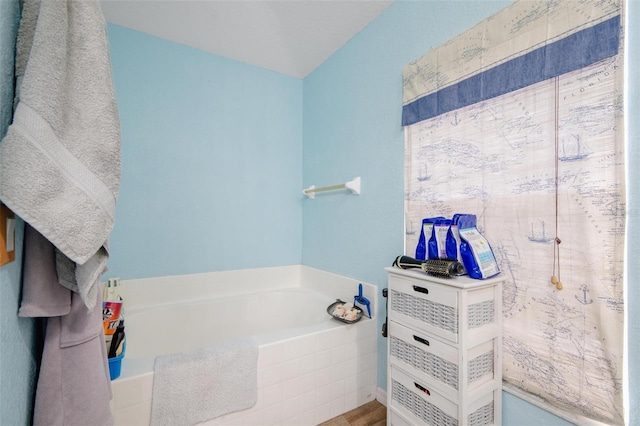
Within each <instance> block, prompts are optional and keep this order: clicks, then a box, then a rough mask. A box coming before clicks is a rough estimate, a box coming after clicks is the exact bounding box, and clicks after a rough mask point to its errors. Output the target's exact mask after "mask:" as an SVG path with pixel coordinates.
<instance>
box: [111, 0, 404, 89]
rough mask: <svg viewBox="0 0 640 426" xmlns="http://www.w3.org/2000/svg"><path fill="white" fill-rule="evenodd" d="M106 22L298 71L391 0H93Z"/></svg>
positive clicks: (336, 45) (353, 32)
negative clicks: (95, 0) (99, 4)
mask: <svg viewBox="0 0 640 426" xmlns="http://www.w3.org/2000/svg"><path fill="white" fill-rule="evenodd" d="M100 3H101V6H102V11H103V13H104V16H105V19H106V20H107V22H110V23H113V24H117V25H121V26H123V27H127V28H131V29H134V30H137V31H140V32H143V33H146V34H151V35H154V36H157V37H160V38H163V39H167V40H172V41H175V42H177V43H181V44H185V45H188V46H192V47H195V48H198V49H201V50H204V51H207V52H211V53H215V54H217V55H220V56H224V57H227V58H231V59H235V60H237V61H241V62H244V63H247V64H251V65H255V66H258V67H261V68H266V69H269V70H272V71H276V72H279V73H282V74H286V75H289V76H292V77H297V78H304V77H305V76H306V75H307V74H309V73H310V72H311V71H313V70H314V69H315V68H316V67H317V66H318V65H320V64H321V63H322V62H324V61H325V60H326V59H327V58H328V57H330V56H331V55H332V54H333V53H334V52H335V51H337V50H338V49H339V48H340V47H342V45H344V44H345V43H346V42H347V41H348V40H350V39H351V38H352V37H353V36H354V35H356V34H357V33H358V32H360V31H361V30H362V29H363V28H364V27H366V26H367V25H368V24H369V23H370V22H371V21H373V20H374V19H375V18H376V17H377V16H378V15H379V14H380V13H381V12H382V11H383V10H384V9H386V8H387V7H388V6H389V5H390V4H391V3H393V0H286V1H282V0H145V1H143V0H101V1H100Z"/></svg>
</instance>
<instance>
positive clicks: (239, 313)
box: [112, 265, 378, 426]
mask: <svg viewBox="0 0 640 426" xmlns="http://www.w3.org/2000/svg"><path fill="white" fill-rule="evenodd" d="M122 283H123V286H124V289H125V308H126V333H127V352H126V355H125V359H124V360H123V364H122V374H121V376H120V378H118V379H116V380H114V381H112V390H113V400H112V412H113V414H114V418H115V424H116V425H117V426H119V425H146V424H149V419H150V413H151V395H152V385H153V362H154V357H155V356H156V355H161V354H167V353H174V352H190V351H192V350H194V349H197V348H201V347H205V346H208V345H211V344H215V343H216V342H220V341H223V340H227V339H230V338H233V337H238V336H253V338H254V339H255V340H256V341H257V343H258V345H259V355H258V402H257V404H256V405H255V406H254V407H253V408H251V409H248V410H244V411H240V412H236V413H231V414H228V415H225V416H223V417H219V418H217V419H213V420H211V421H209V422H207V423H205V424H207V425H225V426H226V425H244V426H246V425H287V424H288V425H317V424H319V423H321V422H323V421H326V420H328V419H330V418H332V417H335V416H338V415H340V414H342V413H344V412H346V411H348V410H351V409H353V408H355V407H357V406H359V405H362V404H364V403H366V402H369V401H371V400H373V399H375V396H376V383H377V378H376V374H377V367H376V365H377V355H376V347H377V346H376V340H377V337H378V330H377V327H376V321H375V319H368V318H363V319H362V320H361V321H360V322H358V323H356V324H344V323H341V322H339V321H336V320H333V319H331V318H330V317H329V315H327V313H326V307H327V306H328V305H329V304H331V303H332V302H334V301H335V299H337V298H340V299H342V300H353V296H354V295H355V294H357V293H358V283H359V282H358V281H356V280H353V279H349V278H345V277H342V276H339V275H335V274H331V273H327V272H324V271H320V270H317V269H313V268H308V267H304V266H300V265H295V266H287V267H278V268H261V269H251V270H242V271H225V272H215V273H210V274H197V275H187V276H177V277H161V278H153V279H141V280H128V281H123V282H122ZM363 289H364V295H365V296H366V297H367V298H368V299H369V300H370V301H371V304H372V306H371V310H372V314H374V313H375V312H376V309H375V307H376V306H377V290H376V287H375V286H373V285H368V284H366V283H363ZM374 318H375V314H374Z"/></svg>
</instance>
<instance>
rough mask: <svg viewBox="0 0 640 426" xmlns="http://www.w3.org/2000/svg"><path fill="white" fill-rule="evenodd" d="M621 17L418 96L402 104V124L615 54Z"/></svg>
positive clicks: (566, 71) (573, 69) (548, 77)
mask: <svg viewBox="0 0 640 426" xmlns="http://www.w3.org/2000/svg"><path fill="white" fill-rule="evenodd" d="M620 19H621V18H620V15H616V16H614V17H613V18H610V19H608V20H606V21H603V22H601V23H599V24H596V25H594V26H592V27H589V28H586V29H584V30H580V31H578V32H576V33H574V34H571V35H570V36H567V37H565V38H563V39H561V40H558V41H555V42H553V43H550V44H548V45H545V46H543V47H540V48H538V49H535V50H533V51H531V52H529V53H526V54H524V55H522V56H519V57H517V58H514V59H511V60H509V61H506V62H505V63H503V64H500V65H498V66H496V67H494V68H490V69H488V70H485V71H482V72H480V73H479V74H476V75H474V76H472V77H469V78H467V79H465V80H462V81H460V82H458V83H456V84H454V85H451V86H448V87H445V88H443V89H441V90H438V91H436V92H433V93H431V94H429V95H426V96H423V97H421V98H418V99H416V100H415V101H413V102H410V103H408V104H406V105H404V106H403V107H402V125H403V126H408V125H411V124H414V123H418V122H420V121H423V120H427V119H429V118H432V117H436V116H438V115H441V114H444V113H447V112H449V111H453V110H456V109H458V108H462V107H465V106H467V105H472V104H475V103H477V102H481V101H485V100H487V99H491V98H494V97H496V96H500V95H503V94H505V93H509V92H512V91H514V90H518V89H521V88H523V87H526V86H530V85H532V84H535V83H539V82H541V81H544V80H548V79H550V78H553V77H556V76H558V75H561V74H565V73H568V72H571V71H575V70H577V69H580V68H584V67H586V66H588V65H591V64H594V63H596V62H598V61H601V60H603V59H606V58H609V57H611V56H615V55H616V54H617V53H618V49H619V47H620V46H619V44H620V25H621V23H620Z"/></svg>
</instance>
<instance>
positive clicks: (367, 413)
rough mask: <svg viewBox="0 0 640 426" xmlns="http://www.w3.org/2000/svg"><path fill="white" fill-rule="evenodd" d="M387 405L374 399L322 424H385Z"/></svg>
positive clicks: (334, 425)
mask: <svg viewBox="0 0 640 426" xmlns="http://www.w3.org/2000/svg"><path fill="white" fill-rule="evenodd" d="M386 424H387V407H385V406H384V405H382V404H380V403H379V402H378V401H376V400H373V401H371V402H368V403H366V404H364V405H362V406H360V407H358V408H356V409H354V410H351V411H349V412H347V413H344V414H343V415H341V416H338V417H334V418H333V419H331V420H328V421H326V422H324V423H322V424H320V426H385V425H386Z"/></svg>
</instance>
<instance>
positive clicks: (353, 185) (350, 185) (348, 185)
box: [302, 176, 360, 200]
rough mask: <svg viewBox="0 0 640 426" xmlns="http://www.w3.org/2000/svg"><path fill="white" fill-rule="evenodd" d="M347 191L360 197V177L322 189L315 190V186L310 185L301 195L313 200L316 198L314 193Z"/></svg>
mask: <svg viewBox="0 0 640 426" xmlns="http://www.w3.org/2000/svg"><path fill="white" fill-rule="evenodd" d="M343 188H344V189H348V190H350V191H351V193H352V194H353V195H360V176H358V177H355V178H353V180H350V181H349V182H345V183H342V184H340V185H332V186H324V187H322V188H316V187H315V185H311V186H310V187H308V188H307V189H305V190H303V191H302V193H303V194H304V195H306V196H307V197H309V199H311V200H313V199H314V198H316V194H315V193H316V192H322V191H333V190H334V189H343Z"/></svg>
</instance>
